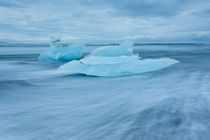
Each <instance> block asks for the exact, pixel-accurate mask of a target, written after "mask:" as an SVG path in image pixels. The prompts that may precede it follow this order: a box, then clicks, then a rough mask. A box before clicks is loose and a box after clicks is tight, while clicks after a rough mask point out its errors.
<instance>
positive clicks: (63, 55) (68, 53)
mask: <svg viewBox="0 0 210 140" xmlns="http://www.w3.org/2000/svg"><path fill="white" fill-rule="evenodd" d="M51 39H52V40H51V42H50V48H49V49H48V50H47V51H46V52H43V53H41V54H40V56H39V58H38V61H47V62H54V61H71V60H77V59H80V58H81V55H82V53H83V50H84V47H85V46H84V45H83V44H72V45H69V44H61V43H59V42H60V41H61V40H60V39H59V38H51Z"/></svg>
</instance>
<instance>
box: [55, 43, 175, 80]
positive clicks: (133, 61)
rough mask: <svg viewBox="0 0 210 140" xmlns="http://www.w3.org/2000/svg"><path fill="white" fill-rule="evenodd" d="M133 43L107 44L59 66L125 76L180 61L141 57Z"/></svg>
mask: <svg viewBox="0 0 210 140" xmlns="http://www.w3.org/2000/svg"><path fill="white" fill-rule="evenodd" d="M132 46H133V43H132V42H130V41H126V42H124V43H122V44H121V45H119V46H106V47H102V48H99V49H96V50H94V51H93V52H92V53H91V54H90V55H88V56H86V57H85V58H83V59H81V60H74V61H71V62H68V63H66V64H64V65H61V66H60V67H59V70H61V71H63V72H66V73H71V74H73V73H81V74H86V75H92V76H107V77H109V76H125V75H133V74H141V73H145V72H151V71H157V70H160V69H162V68H166V67H169V66H171V65H173V64H175V63H178V61H177V60H175V59H170V58H160V59H140V58H139V57H138V56H137V55H135V54H133V52H132V48H131V47H132Z"/></svg>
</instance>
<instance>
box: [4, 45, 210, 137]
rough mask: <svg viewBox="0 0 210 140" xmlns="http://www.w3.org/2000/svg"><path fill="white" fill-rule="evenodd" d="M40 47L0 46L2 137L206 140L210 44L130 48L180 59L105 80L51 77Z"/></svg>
mask: <svg viewBox="0 0 210 140" xmlns="http://www.w3.org/2000/svg"><path fill="white" fill-rule="evenodd" d="M96 47H97V46H91V45H89V46H87V48H86V50H85V53H84V55H86V54H88V53H90V52H91V51H92V50H93V49H94V48H96ZM46 49H47V46H46V45H21V44H19V45H1V46H0V140H181V139H183V140H209V139H210V45H199V44H188V45H187V44H175V45H172V44H171V45H170V44H168V45H160V44H159V45H154V44H153V45H152V44H150V45H135V46H134V53H138V54H139V56H141V57H142V58H143V59H144V58H161V57H170V58H174V59H177V60H179V61H180V63H178V64H175V65H173V66H171V67H168V68H166V69H162V70H159V71H156V72H150V73H145V74H140V75H132V76H122V77H109V78H104V77H94V76H85V75H79V74H76V75H61V74H56V73H54V71H55V70H56V68H58V67H59V66H60V65H61V64H63V63H40V62H37V58H38V56H39V53H41V52H43V51H44V50H46Z"/></svg>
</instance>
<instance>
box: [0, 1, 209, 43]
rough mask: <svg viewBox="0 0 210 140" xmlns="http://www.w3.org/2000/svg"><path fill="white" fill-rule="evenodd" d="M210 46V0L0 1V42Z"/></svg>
mask: <svg viewBox="0 0 210 140" xmlns="http://www.w3.org/2000/svg"><path fill="white" fill-rule="evenodd" d="M50 36H59V37H61V38H63V39H64V40H71V41H72V42H76V41H77V42H121V41H123V40H134V41H136V42H140V43H141V42H210V0H0V40H19V41H35V42H36V41H37V42H40V41H46V40H49V37H50Z"/></svg>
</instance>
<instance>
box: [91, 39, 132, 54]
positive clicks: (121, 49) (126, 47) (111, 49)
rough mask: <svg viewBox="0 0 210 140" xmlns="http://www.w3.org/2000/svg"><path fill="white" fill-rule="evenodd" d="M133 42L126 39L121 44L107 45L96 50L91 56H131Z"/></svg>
mask: <svg viewBox="0 0 210 140" xmlns="http://www.w3.org/2000/svg"><path fill="white" fill-rule="evenodd" d="M132 46H133V42H131V41H126V42H124V43H122V44H121V45H119V46H106V47H101V48H98V49H96V50H94V51H93V52H92V53H91V54H90V55H91V56H104V57H115V56H123V55H127V56H131V55H133V50H132V48H131V47H132Z"/></svg>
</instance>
